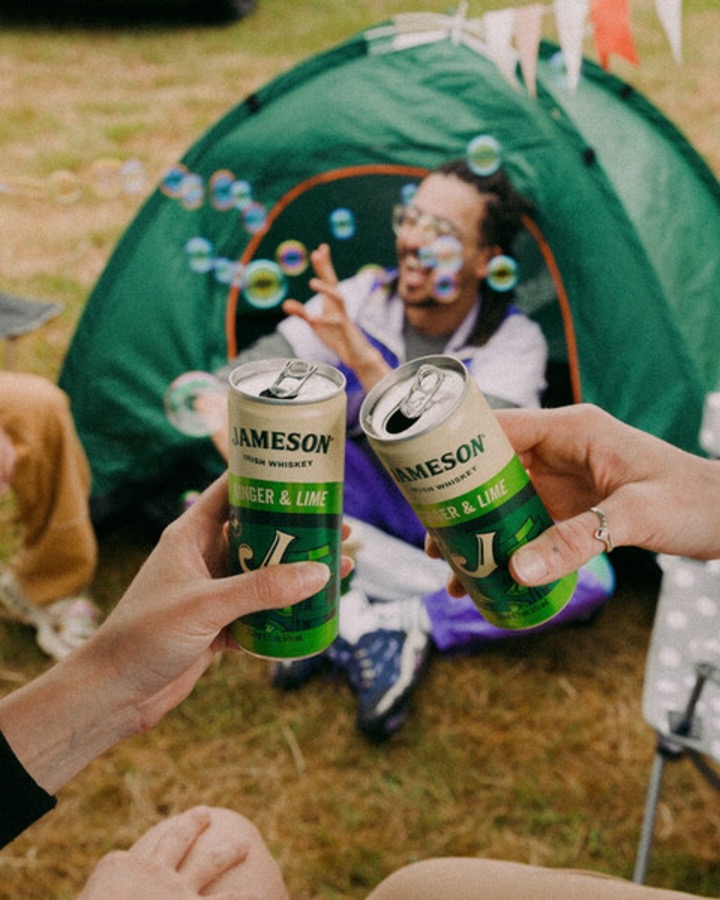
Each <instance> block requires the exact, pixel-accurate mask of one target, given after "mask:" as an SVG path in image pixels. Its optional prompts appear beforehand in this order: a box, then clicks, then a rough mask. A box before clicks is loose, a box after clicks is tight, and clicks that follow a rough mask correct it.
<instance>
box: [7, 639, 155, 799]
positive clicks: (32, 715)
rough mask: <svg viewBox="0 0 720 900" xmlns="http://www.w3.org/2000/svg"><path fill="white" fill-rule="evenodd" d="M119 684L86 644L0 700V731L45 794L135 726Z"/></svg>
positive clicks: (134, 714) (134, 712)
mask: <svg viewBox="0 0 720 900" xmlns="http://www.w3.org/2000/svg"><path fill="white" fill-rule="evenodd" d="M118 684H119V680H118V679H117V678H116V677H114V676H113V674H112V672H111V671H110V670H109V667H108V666H106V665H104V664H103V663H102V659H101V656H100V655H99V654H98V653H97V652H96V651H94V650H93V649H92V648H90V647H89V646H87V645H86V646H85V647H81V648H79V649H78V650H76V651H75V652H74V653H72V654H71V655H70V656H69V657H68V658H67V659H64V660H61V661H60V662H58V663H56V664H55V665H54V666H53V667H52V668H51V669H49V670H48V671H47V672H45V673H44V674H43V675H41V676H40V677H39V678H36V679H34V680H33V681H32V682H30V683H29V684H27V685H25V686H24V687H22V688H20V689H19V690H17V691H14V692H13V693H11V694H9V695H8V696H7V697H5V698H3V699H2V700H0V731H2V732H3V734H4V735H5V737H6V739H7V741H8V743H9V744H10V746H11V747H12V748H13V751H14V753H15V755H16V756H17V758H18V759H19V760H20V762H21V763H22V765H23V766H24V768H25V769H26V771H27V772H28V773H29V774H30V775H31V776H32V778H33V779H34V780H35V781H36V782H37V783H38V784H39V785H40V786H41V787H42V788H44V789H45V790H46V791H47V792H48V793H49V794H55V793H56V792H57V791H58V790H59V789H60V788H61V787H62V786H63V785H64V784H66V783H67V782H68V781H69V780H70V779H72V778H73V777H74V776H75V775H77V773H78V772H80V771H81V770H82V769H84V768H85V766H87V765H88V764H89V763H90V762H92V761H93V760H94V759H95V758H96V757H98V756H99V755H100V754H102V753H103V752H104V751H105V750H107V749H108V748H109V747H111V746H113V745H114V744H115V743H117V741H119V740H121V739H122V738H124V737H127V736H129V735H131V734H133V733H135V732H136V731H137V730H138V726H137V721H138V714H137V710H136V708H135V706H134V704H132V703H129V702H127V700H126V699H124V698H123V697H122V692H121V691H119V690H118Z"/></svg>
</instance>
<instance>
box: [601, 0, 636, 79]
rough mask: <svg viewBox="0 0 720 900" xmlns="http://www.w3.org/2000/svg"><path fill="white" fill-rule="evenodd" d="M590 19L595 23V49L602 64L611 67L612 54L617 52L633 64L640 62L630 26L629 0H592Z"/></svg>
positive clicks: (607, 67)
mask: <svg viewBox="0 0 720 900" xmlns="http://www.w3.org/2000/svg"><path fill="white" fill-rule="evenodd" d="M590 19H591V21H592V24H593V38H594V40H595V49H596V50H597V54H598V57H599V58H600V65H601V66H602V67H603V69H605V70H606V71H607V70H608V69H609V68H610V55H611V54H615V55H616V56H620V57H622V58H623V59H626V60H627V61H628V62H631V63H633V65H637V64H638V57H637V53H636V52H635V43H634V41H633V38H632V32H631V28H630V8H629V6H628V0H592V6H591V7H590Z"/></svg>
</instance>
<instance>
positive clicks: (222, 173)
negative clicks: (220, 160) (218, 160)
mask: <svg viewBox="0 0 720 900" xmlns="http://www.w3.org/2000/svg"><path fill="white" fill-rule="evenodd" d="M234 184H235V176H234V175H233V173H232V172H229V171H228V170H227V169H220V170H219V171H217V172H214V173H213V175H212V176H211V177H210V203H211V204H212V206H213V208H214V209H217V210H219V211H220V212H226V211H227V210H228V209H232V208H233V207H234V206H235V196H234V193H233V186H234Z"/></svg>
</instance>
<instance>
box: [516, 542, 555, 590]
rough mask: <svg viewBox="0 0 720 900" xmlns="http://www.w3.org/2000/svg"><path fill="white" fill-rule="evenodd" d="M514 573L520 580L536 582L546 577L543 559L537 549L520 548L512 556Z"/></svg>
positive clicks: (528, 582) (529, 582)
mask: <svg viewBox="0 0 720 900" xmlns="http://www.w3.org/2000/svg"><path fill="white" fill-rule="evenodd" d="M512 561H513V568H514V570H515V574H516V576H517V577H518V579H519V580H520V581H522V582H523V583H527V584H538V583H541V582H542V581H543V579H545V578H546V577H547V566H546V565H545V560H544V558H543V557H542V556H541V554H540V553H538V552H537V550H530V549H527V550H526V549H524V548H520V550H518V551H516V552H515V553H514V554H513V557H512Z"/></svg>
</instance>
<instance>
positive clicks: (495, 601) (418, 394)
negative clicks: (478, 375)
mask: <svg viewBox="0 0 720 900" xmlns="http://www.w3.org/2000/svg"><path fill="white" fill-rule="evenodd" d="M360 418H361V423H362V425H363V428H364V430H365V433H366V434H367V437H368V440H369V441H370V444H371V446H372V447H373V449H374V450H375V452H376V453H377V455H378V457H379V458H380V460H381V461H382V463H383V465H384V466H385V468H386V469H387V470H388V472H389V473H390V475H391V476H392V477H393V479H394V481H395V482H396V484H397V485H398V487H399V488H400V490H401V491H402V493H403V494H404V496H405V498H406V499H407V500H408V502H409V503H410V505H411V506H412V508H413V510H414V511H415V513H416V514H417V516H418V518H419V519H420V521H421V522H422V523H423V525H424V526H425V527H426V528H427V530H428V532H430V534H432V535H433V537H434V538H435V540H436V541H437V543H438V545H439V547H440V549H441V550H442V552H443V554H444V556H445V558H446V559H447V561H448V563H449V565H450V566H451V568H452V569H453V572H454V573H455V575H456V576H457V577H458V579H459V580H460V582H461V583H462V584H463V586H464V587H465V588H466V590H467V591H468V594H469V595H470V596H471V598H472V599H473V601H474V602H475V604H476V606H477V607H478V609H479V610H480V612H481V613H482V615H483V616H484V617H485V618H486V619H487V620H488V621H489V622H491V623H492V624H494V625H497V626H499V627H501V628H507V629H523V628H532V627H533V626H535V625H539V624H541V623H542V622H545V621H547V620H548V619H550V618H552V617H553V616H554V615H556V614H557V613H558V612H560V610H561V609H562V608H563V607H564V606H565V605H566V603H567V602H568V600H569V599H570V597H571V596H572V593H573V591H574V589H575V584H576V581H577V576H576V575H575V574H573V575H571V576H567V577H566V578H563V579H561V580H560V581H557V582H553V583H551V584H548V585H542V586H540V587H534V588H528V587H525V586H523V585H520V584H518V583H517V582H515V581H514V579H513V578H512V577H511V575H510V572H509V569H508V561H509V559H510V556H511V555H512V553H514V551H515V550H517V548H518V547H520V546H521V545H522V544H525V543H527V542H528V541H530V540H532V539H533V538H535V537H537V536H538V535H539V534H540V533H541V532H543V531H544V530H545V529H547V528H548V527H549V526H550V525H551V524H552V519H551V518H550V516H549V514H548V513H547V511H546V509H545V507H544V505H543V503H542V501H541V500H540V498H539V497H538V495H537V493H536V492H535V489H534V487H533V485H532V482H531V481H530V477H529V476H528V474H527V472H526V471H525V469H524V467H523V466H522V464H521V462H520V460H519V459H518V457H517V456H516V455H515V453H514V451H513V449H512V447H511V445H510V443H509V441H508V440H507V438H506V437H505V433H504V432H503V430H502V428H501V427H500V425H499V423H498V421H497V418H496V417H495V415H494V413H493V412H492V409H491V408H490V406H489V405H488V403H487V401H486V400H485V398H484V396H483V395H482V392H481V391H480V389H479V387H478V386H477V385H476V383H475V381H474V380H473V379H472V378H471V377H470V375H469V373H468V372H467V369H466V368H465V366H463V364H462V363H460V362H458V361H457V360H455V359H453V358H451V357H444V356H434V357H425V358H423V359H420V360H414V361H413V362H411V363H407V364H406V365H405V366H401V367H400V368H399V369H396V370H395V371H394V372H392V373H390V374H389V375H388V376H386V378H385V379H383V381H382V382H380V384H378V385H376V386H375V387H374V388H373V390H372V391H371V392H370V393H369V394H368V396H367V398H366V400H365V403H364V404H363V407H362V410H361V413H360Z"/></svg>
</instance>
